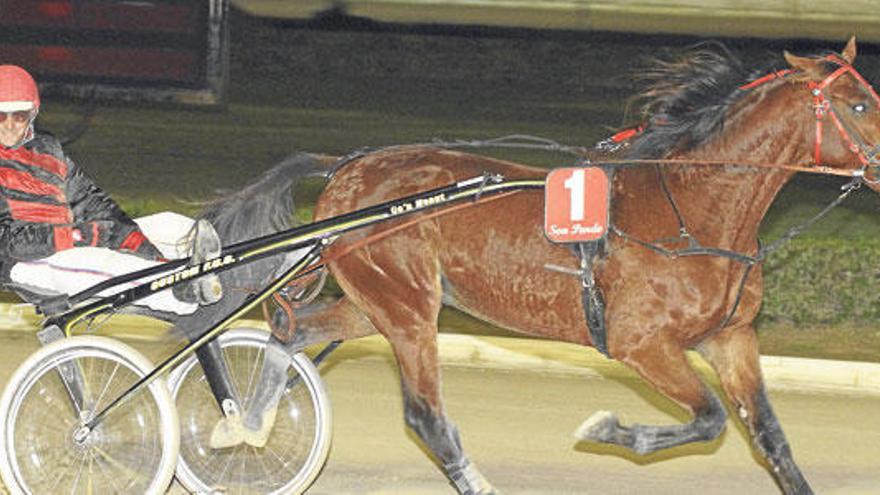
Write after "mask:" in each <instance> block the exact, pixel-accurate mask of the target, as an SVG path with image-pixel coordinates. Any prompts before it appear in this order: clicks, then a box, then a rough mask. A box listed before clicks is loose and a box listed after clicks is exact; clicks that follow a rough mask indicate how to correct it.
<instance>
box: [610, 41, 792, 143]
mask: <svg viewBox="0 0 880 495" xmlns="http://www.w3.org/2000/svg"><path fill="white" fill-rule="evenodd" d="M785 65H786V64H783V61H782V60H781V58H780V59H779V60H775V61H773V62H770V63H765V64H764V65H762V66H761V67H757V68H751V69H749V68H746V67H745V66H744V65H743V63H742V61H741V60H740V58H739V57H738V56H737V55H736V54H734V53H733V52H732V51H730V50H729V49H728V48H727V47H725V46H724V45H722V44H721V43H701V44H699V45H695V46H693V47H691V48H690V49H688V50H687V51H686V52H685V53H683V54H679V55H677V56H676V55H673V54H666V55H664V56H660V57H657V58H654V59H652V60H649V62H648V66H647V67H645V68H644V69H642V70H641V71H639V73H638V74H637V76H636V78H637V79H638V80H639V81H640V82H641V83H642V84H643V85H644V89H643V90H642V91H641V92H640V94H639V95H638V96H637V97H636V100H637V101H640V102H641V103H642V105H641V113H642V118H643V122H645V123H646V124H647V126H646V128H645V131H644V132H643V133H642V134H641V135H640V136H639V137H638V138H637V139H635V140H634V141H633V143H632V145H631V146H630V148H629V150H628V151H627V153H626V156H627V157H629V158H660V157H663V156H664V155H667V154H668V153H670V152H674V151H683V150H687V149H691V148H694V147H696V146H699V145H700V144H703V143H705V142H706V141H707V140H709V139H710V138H711V137H712V136H714V135H715V134H717V133H718V132H719V131H720V130H721V129H722V128H723V126H724V115H725V114H726V111H727V109H728V107H730V105H731V104H732V103H733V102H735V101H736V100H737V99H738V98H740V97H741V96H742V95H743V94H745V91H743V90H741V89H739V88H740V86H742V85H743V84H746V83H748V82H749V81H751V80H754V79H756V78H758V77H761V76H763V75H765V74H768V73H770V72H772V71H774V70H777V69H779V68H781V67H784V66H785Z"/></svg>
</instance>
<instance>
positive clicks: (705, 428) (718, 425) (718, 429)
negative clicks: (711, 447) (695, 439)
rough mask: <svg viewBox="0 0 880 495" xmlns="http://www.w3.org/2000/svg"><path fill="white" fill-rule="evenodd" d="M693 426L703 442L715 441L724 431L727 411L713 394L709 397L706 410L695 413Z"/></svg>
mask: <svg viewBox="0 0 880 495" xmlns="http://www.w3.org/2000/svg"><path fill="white" fill-rule="evenodd" d="M694 424H695V426H696V429H697V431H699V432H700V433H702V435H703V437H702V440H703V441H710V440H715V439H716V438H718V436H719V435H721V433H722V432H723V431H724V427H725V425H726V424H727V411H726V410H725V409H724V404H722V403H721V400H720V399H719V398H718V397H717V396H715V394H710V395H709V400H708V404H707V406H706V408H705V409H703V410H702V411H699V412H698V413H697V415H696V417H695V418H694Z"/></svg>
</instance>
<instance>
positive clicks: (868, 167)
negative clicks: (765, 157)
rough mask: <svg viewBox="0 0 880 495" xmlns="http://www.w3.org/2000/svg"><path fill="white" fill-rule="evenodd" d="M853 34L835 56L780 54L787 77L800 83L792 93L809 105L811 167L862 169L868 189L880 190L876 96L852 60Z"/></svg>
mask: <svg viewBox="0 0 880 495" xmlns="http://www.w3.org/2000/svg"><path fill="white" fill-rule="evenodd" d="M855 57H856V41H855V38H852V39H850V41H849V43H847V45H846V47H845V48H844V49H843V51H842V52H841V53H840V54H830V55H826V56H820V57H799V56H796V55H792V54H791V53H788V52H785V59H786V61H788V63H789V64H790V65H791V68H792V70H793V72H792V73H791V74H790V75H789V77H788V78H787V79H788V80H790V81H792V82H794V83H796V84H797V83H801V84H803V85H804V86H803V87H804V89H803V90H799V91H797V96H795V97H797V98H802V101H803V105H804V106H809V107H810V114H811V115H810V116H809V117H808V118H809V119H810V120H811V121H812V123H811V125H808V126H807V129H808V136H807V142H812V149H811V154H812V161H813V162H814V163H815V164H816V165H820V166H827V167H832V168H835V169H840V170H852V171H853V172H855V173H857V171H860V170H864V171H865V174H866V175H867V176H868V183H869V184H870V185H871V187H872V189H874V190H875V191H878V192H880V183H872V182H873V181H875V180H880V97H878V95H877V93H876V92H875V91H874V88H872V87H871V85H870V84H868V82H867V81H866V80H865V79H864V78H863V77H862V76H861V74H859V73H858V72H857V71H856V69H855V68H854V67H853V65H852V63H853V61H854V60H855Z"/></svg>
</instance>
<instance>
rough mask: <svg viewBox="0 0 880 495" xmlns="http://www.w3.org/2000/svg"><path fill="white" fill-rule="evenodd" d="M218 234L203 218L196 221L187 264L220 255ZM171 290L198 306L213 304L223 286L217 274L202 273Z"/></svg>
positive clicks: (219, 296) (221, 295)
mask: <svg viewBox="0 0 880 495" xmlns="http://www.w3.org/2000/svg"><path fill="white" fill-rule="evenodd" d="M222 247H223V246H222V244H221V243H220V236H219V235H217V231H216V230H214V227H213V226H212V225H211V223H210V222H208V221H207V220H205V219H201V220H199V221H197V222H196V224H195V226H194V227H193V241H192V254H191V255H190V259H189V264H190V265H191V266H197V265H201V264H202V263H204V262H205V261H207V260H211V259H214V258H216V257H218V256H220V251H221V249H222ZM171 290H172V292H173V294H174V297H176V298H177V299H179V300H181V301H184V302H188V303H197V304H199V305H200V306H205V305H208V304H214V303H215V302H217V301H219V300H220V298H222V297H223V286H222V285H220V279H219V278H218V277H217V274H215V273H212V274H210V275H204V276H202V277H199V278H197V279H196V280H193V281H192V282H190V283H188V284H180V285H177V286H175V287H173V288H172V289H171Z"/></svg>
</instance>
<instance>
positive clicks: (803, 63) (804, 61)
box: [783, 50, 824, 79]
mask: <svg viewBox="0 0 880 495" xmlns="http://www.w3.org/2000/svg"><path fill="white" fill-rule="evenodd" d="M783 55H784V56H785V61H786V62H788V65H790V66H791V68H792V69H795V70H797V71H799V72H801V73H803V74H804V75H805V76H806V77H808V78H811V79H819V78H820V77H822V76H823V75H824V72H822V71H823V66H822V62H821V61H820V60H817V59H815V58H810V57H799V56H797V55H793V54H791V53H789V51H788V50H785V51H784V52H783Z"/></svg>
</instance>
